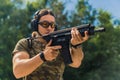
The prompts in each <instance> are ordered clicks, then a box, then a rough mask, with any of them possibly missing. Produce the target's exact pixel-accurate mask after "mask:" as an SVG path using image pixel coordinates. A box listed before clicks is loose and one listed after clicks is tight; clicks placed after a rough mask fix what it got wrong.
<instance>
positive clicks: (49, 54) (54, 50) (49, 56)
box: [43, 40, 62, 61]
mask: <svg viewBox="0 0 120 80" xmlns="http://www.w3.org/2000/svg"><path fill="white" fill-rule="evenodd" d="M51 43H52V40H50V41H49V43H48V44H47V45H46V48H45V50H44V51H43V53H44V56H45V59H46V60H47V61H52V60H53V59H56V57H57V56H58V53H59V52H58V50H59V49H61V48H62V47H61V46H59V45H58V46H50V45H51Z"/></svg>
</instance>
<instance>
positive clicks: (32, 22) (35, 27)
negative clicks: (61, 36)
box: [31, 10, 57, 31]
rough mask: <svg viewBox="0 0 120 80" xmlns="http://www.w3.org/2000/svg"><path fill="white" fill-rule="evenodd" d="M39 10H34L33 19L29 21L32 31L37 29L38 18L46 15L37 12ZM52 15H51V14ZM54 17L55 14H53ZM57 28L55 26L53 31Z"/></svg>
mask: <svg viewBox="0 0 120 80" xmlns="http://www.w3.org/2000/svg"><path fill="white" fill-rule="evenodd" d="M39 12H40V10H38V11H36V12H35V14H34V19H33V20H32V21H31V27H32V30H33V31H38V22H39V19H40V18H41V17H42V16H44V15H47V14H48V13H47V14H39ZM52 16H53V15H52ZM54 17H55V16H54ZM56 30H57V26H56V27H55V31H56Z"/></svg>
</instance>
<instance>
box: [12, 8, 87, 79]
mask: <svg viewBox="0 0 120 80" xmlns="http://www.w3.org/2000/svg"><path fill="white" fill-rule="evenodd" d="M31 24H32V27H33V28H34V31H35V32H33V33H32V37H40V36H41V35H44V34H49V33H52V32H54V31H55V30H56V28H57V26H56V22H55V16H54V14H53V13H52V11H50V10H49V9H42V10H40V11H38V12H37V13H36V14H35V18H34V19H33V21H32V22H31ZM71 36H72V38H71V41H70V44H72V45H77V44H81V43H83V42H85V41H86V40H87V39H88V35H87V32H85V37H82V36H81V35H80V33H79V32H78V30H77V29H76V28H72V30H71ZM28 42H29V41H28V40H27V39H26V38H24V39H21V40H20V41H18V43H17V44H16V46H15V49H14V51H13V60H12V61H13V73H14V75H15V77H16V78H23V79H24V80H63V79H62V75H63V72H64V68H65V64H64V61H63V58H62V57H61V56H60V51H59V50H60V49H61V48H62V46H61V45H55V46H51V43H52V40H50V41H49V42H48V43H46V41H45V40H44V39H34V40H32V41H30V42H31V43H30V44H31V45H32V46H31V48H29V46H28V45H29V43H28ZM70 52H71V57H72V61H73V62H72V63H71V64H69V66H71V67H75V68H78V67H79V66H80V65H81V62H82V60H83V57H84V54H83V51H82V48H81V46H79V45H78V46H77V47H76V48H75V47H72V46H71V47H70Z"/></svg>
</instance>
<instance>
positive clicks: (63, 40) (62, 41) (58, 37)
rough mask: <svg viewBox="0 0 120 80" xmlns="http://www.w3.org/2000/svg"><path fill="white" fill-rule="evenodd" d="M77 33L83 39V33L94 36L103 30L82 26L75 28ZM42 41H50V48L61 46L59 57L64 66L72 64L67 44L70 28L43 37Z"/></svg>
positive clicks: (87, 25) (103, 29)
mask: <svg viewBox="0 0 120 80" xmlns="http://www.w3.org/2000/svg"><path fill="white" fill-rule="evenodd" d="M76 27H77V29H78V31H79V32H80V33H81V36H83V37H84V32H85V31H88V35H94V34H95V33H96V32H104V31H105V28H103V27H101V28H98V29H95V26H92V25H90V24H83V25H80V26H76ZM42 37H43V39H45V40H46V41H47V42H49V41H50V40H51V39H52V46H54V45H61V46H62V49H61V50H60V52H61V56H62V57H63V59H64V62H65V64H70V63H72V59H71V55H70V51H69V43H70V39H71V28H67V29H63V30H58V31H54V32H53V33H50V34H47V35H43V36H42Z"/></svg>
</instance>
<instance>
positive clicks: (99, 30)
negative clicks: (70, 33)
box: [94, 27, 105, 32]
mask: <svg viewBox="0 0 120 80" xmlns="http://www.w3.org/2000/svg"><path fill="white" fill-rule="evenodd" d="M94 32H105V28H104V27H101V28H98V29H95V30H94Z"/></svg>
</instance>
